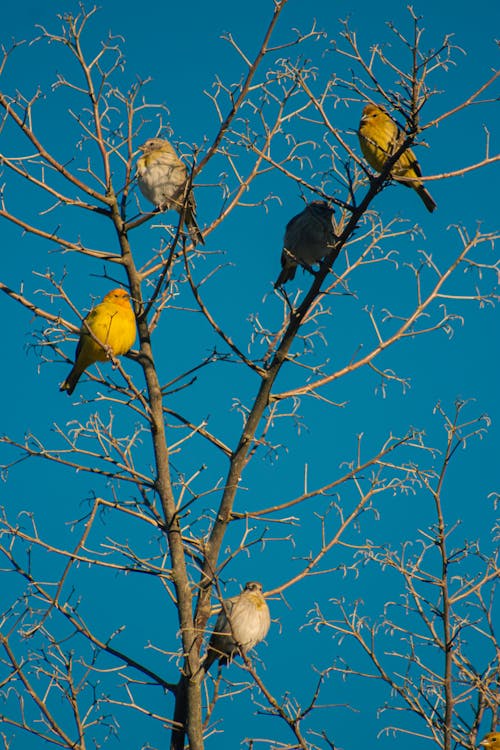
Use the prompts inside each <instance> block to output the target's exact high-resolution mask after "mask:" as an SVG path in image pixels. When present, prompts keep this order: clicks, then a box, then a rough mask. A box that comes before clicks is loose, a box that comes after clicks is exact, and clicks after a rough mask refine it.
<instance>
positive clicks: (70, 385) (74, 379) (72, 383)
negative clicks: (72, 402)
mask: <svg viewBox="0 0 500 750" xmlns="http://www.w3.org/2000/svg"><path fill="white" fill-rule="evenodd" d="M81 374H82V371H81V370H80V369H78V370H77V368H76V367H73V369H72V370H71V372H70V374H69V375H68V377H67V378H66V380H65V381H64V383H61V385H60V386H59V390H60V391H67V393H68V396H71V394H72V393H73V391H74V390H75V387H76V384H77V383H78V381H79V380H80V375H81Z"/></svg>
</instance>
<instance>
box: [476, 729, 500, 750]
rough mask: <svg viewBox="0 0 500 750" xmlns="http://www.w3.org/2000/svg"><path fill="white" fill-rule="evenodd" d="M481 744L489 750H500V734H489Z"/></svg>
mask: <svg viewBox="0 0 500 750" xmlns="http://www.w3.org/2000/svg"><path fill="white" fill-rule="evenodd" d="M479 744H480V745H484V747H486V748H488V750H490V749H491V750H500V732H489V733H488V734H487V735H486V737H483V739H482V740H481V742H480V743H479Z"/></svg>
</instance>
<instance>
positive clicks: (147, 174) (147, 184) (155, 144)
mask: <svg viewBox="0 0 500 750" xmlns="http://www.w3.org/2000/svg"><path fill="white" fill-rule="evenodd" d="M139 150H140V151H142V156H140V157H139V158H138V159H137V183H138V185H139V188H140V191H141V193H142V194H143V196H144V197H145V198H147V199H148V201H151V203H153V204H154V205H155V206H156V208H158V209H160V211H166V210H168V209H169V208H175V210H176V211H177V212H178V213H179V214H182V212H183V211H184V221H185V224H186V227H187V228H188V231H189V235H190V237H191V240H192V241H193V244H195V245H196V244H201V245H204V244H205V241H204V239H203V235H202V233H201V232H200V228H199V226H198V224H197V223H196V202H195V199H194V193H193V191H192V189H191V188H189V192H188V194H187V195H186V190H187V183H188V173H187V167H186V165H185V164H184V162H183V161H181V160H180V159H179V157H178V156H177V154H176V153H175V149H174V148H173V146H172V145H171V144H170V143H169V142H168V141H167V140H165V139H163V138H150V139H149V140H148V141H146V143H143V144H142V146H139Z"/></svg>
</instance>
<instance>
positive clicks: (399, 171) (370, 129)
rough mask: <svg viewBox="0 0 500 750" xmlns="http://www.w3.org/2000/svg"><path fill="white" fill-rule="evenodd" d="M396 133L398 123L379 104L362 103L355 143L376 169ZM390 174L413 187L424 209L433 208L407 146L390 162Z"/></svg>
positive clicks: (393, 143) (392, 146) (390, 149)
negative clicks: (393, 162) (402, 179)
mask: <svg viewBox="0 0 500 750" xmlns="http://www.w3.org/2000/svg"><path fill="white" fill-rule="evenodd" d="M400 134H401V133H400V130H399V128H398V126H397V125H396V123H395V122H394V120H392V119H391V118H390V117H389V115H388V114H387V112H385V110H384V109H382V107H377V106H376V105H375V104H367V105H366V107H365V108H364V109H363V114H362V116H361V121H360V123H359V130H358V138H359V145H360V146H361V151H362V152H363V155H364V157H365V159H366V161H367V162H368V164H369V165H370V166H371V167H373V169H375V170H376V171H377V172H382V170H383V168H384V164H385V162H386V160H387V159H388V158H389V157H390V156H391V155H392V154H393V153H394V152H395V151H396V143H397V141H398V138H399V136H400ZM391 177H393V178H394V179H395V180H396V181H397V182H400V183H401V184H402V185H406V187H409V188H413V190H415V191H416V192H417V193H418V195H419V196H420V198H421V199H422V201H423V202H424V205H425V207H426V209H427V210H428V211H430V212H431V213H432V211H434V210H435V209H436V208H437V204H436V202H435V201H434V199H433V197H432V196H431V194H430V193H429V191H428V190H427V189H426V188H425V187H424V185H423V183H422V182H421V181H420V180H419V179H418V178H419V177H422V171H421V169H420V165H419V163H418V161H417V157H416V156H415V154H414V153H413V151H412V150H411V148H407V149H406V151H404V152H403V153H402V154H401V156H400V157H399V159H398V160H397V162H396V163H395V164H394V165H393V167H392V169H391ZM400 177H405V178H406V180H405V181H401V180H400V179H399V178H400Z"/></svg>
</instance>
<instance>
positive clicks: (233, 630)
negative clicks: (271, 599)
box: [203, 581, 271, 672]
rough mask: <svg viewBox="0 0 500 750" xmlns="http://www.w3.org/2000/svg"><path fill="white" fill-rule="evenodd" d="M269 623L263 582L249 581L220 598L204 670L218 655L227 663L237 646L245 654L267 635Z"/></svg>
mask: <svg viewBox="0 0 500 750" xmlns="http://www.w3.org/2000/svg"><path fill="white" fill-rule="evenodd" d="M270 625H271V615H270V614H269V607H268V606H267V604H266V600H265V599H264V597H263V595H262V584H261V583H259V582H258V581H249V582H248V583H246V584H245V588H244V589H243V591H242V592H241V594H239V595H238V596H232V597H231V598H230V599H225V600H224V601H223V602H222V609H221V611H220V612H219V616H218V617H217V622H216V623H215V628H214V631H213V633H212V635H211V637H210V641H209V643H208V648H207V654H206V656H205V660H204V663H203V668H204V670H205V672H208V670H209V669H210V667H211V666H212V664H213V663H214V661H216V660H217V659H218V660H219V664H227V663H228V662H229V661H230V660H231V659H232V658H233V656H235V654H238V653H239V651H240V648H241V651H242V652H243V653H244V654H246V653H247V651H250V650H251V649H252V648H253V647H254V646H255V645H256V644H257V643H260V641H262V640H263V639H264V638H265V637H266V635H267V631H268V630H269V626H270Z"/></svg>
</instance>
